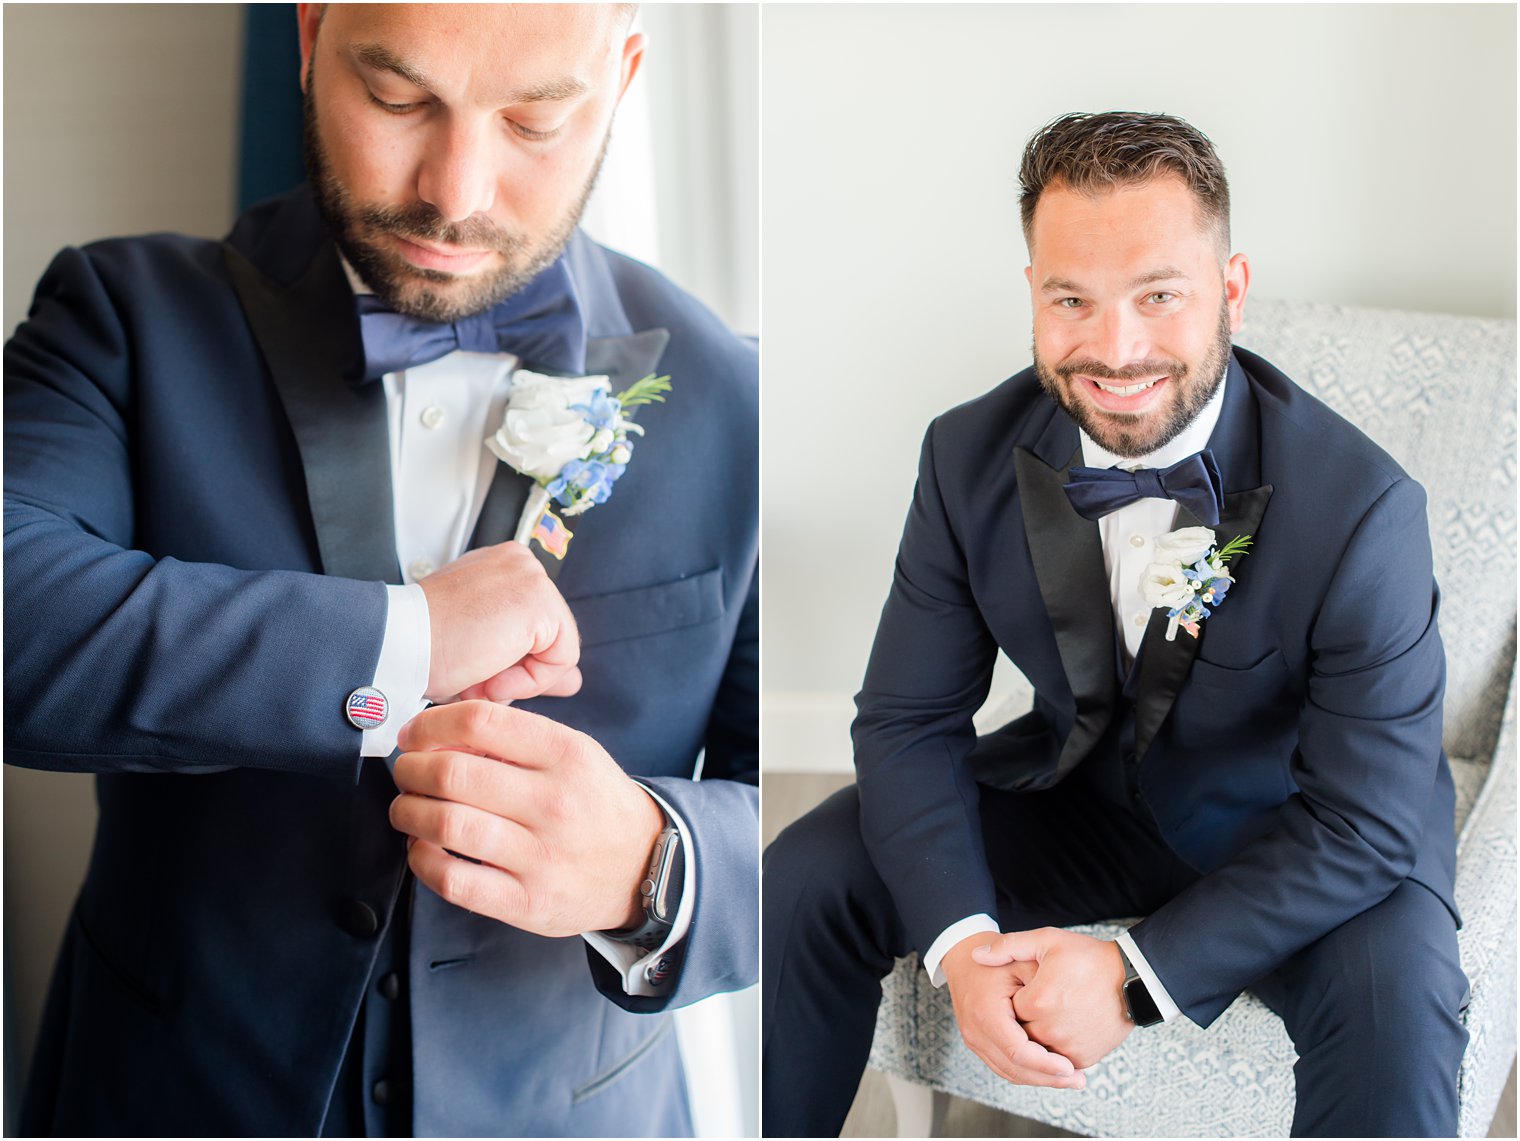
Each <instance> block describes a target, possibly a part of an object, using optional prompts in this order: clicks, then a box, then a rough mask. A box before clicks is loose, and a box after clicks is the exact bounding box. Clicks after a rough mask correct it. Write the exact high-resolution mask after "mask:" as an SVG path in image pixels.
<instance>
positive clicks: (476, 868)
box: [406, 840, 528, 926]
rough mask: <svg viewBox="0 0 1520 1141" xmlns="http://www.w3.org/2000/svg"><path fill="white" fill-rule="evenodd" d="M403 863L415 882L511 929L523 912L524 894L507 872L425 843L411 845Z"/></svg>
mask: <svg viewBox="0 0 1520 1141" xmlns="http://www.w3.org/2000/svg"><path fill="white" fill-rule="evenodd" d="M406 862H407V865H408V866H409V867H410V868H411V869H412V873H413V874H414V875H415V876H416V877H417V878H418V880H420V881H421V882H422V883H424V884H426V885H427V886H428V887H430V888H432V889H433V891H435V892H437V893H438V895H439V896H441V897H442V898H443V899H444V900H446V901H447V902H449V903H452V904H453V905H454V906H456V907H462V908H464V909H465V910H467V911H473V912H475V913H476V914H478V915H488V916H490V917H491V918H493V919H499V920H500V921H501V922H503V923H512V924H513V925H514V926H518V925H520V923H521V919H522V916H523V915H524V914H525V912H526V911H527V906H528V893H527V891H526V890H525V889H524V887H523V885H522V881H521V880H519V879H518V878H517V877H516V876H515V875H513V874H512V873H511V872H506V871H502V870H501V869H500V868H494V867H490V866H488V865H486V864H472V863H470V862H469V861H467V860H461V859H458V858H456V857H454V856H451V855H449V854H448V853H447V852H445V851H444V850H443V849H442V848H441V847H439V846H438V845H437V844H434V843H432V842H431V841H428V840H418V841H417V842H416V843H414V844H413V845H412V846H411V848H410V849H409V850H408V851H407V854H406ZM514 921H516V922H514Z"/></svg>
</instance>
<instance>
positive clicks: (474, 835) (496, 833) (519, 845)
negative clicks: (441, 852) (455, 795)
mask: <svg viewBox="0 0 1520 1141" xmlns="http://www.w3.org/2000/svg"><path fill="white" fill-rule="evenodd" d="M390 820H391V826H392V827H393V828H395V829H396V830H397V831H398V832H404V833H405V834H406V835H408V836H411V837H414V838H415V839H416V840H419V841H426V842H427V843H430V844H433V845H435V846H437V847H440V848H444V849H446V850H447V851H449V852H453V853H456V854H458V855H461V856H468V857H469V858H471V859H474V860H481V861H484V862H485V863H487V864H489V865H491V866H492V867H495V868H498V869H500V870H502V871H519V870H521V869H522V867H523V866H524V865H526V864H528V863H530V862H531V861H532V857H533V854H534V850H535V846H534V843H533V837H532V834H531V833H529V832H528V830H527V829H526V828H524V827H523V826H522V825H521V824H518V823H516V822H515V821H512V820H508V819H506V818H505V817H502V816H498V815H496V814H495V813H493V812H487V811H485V810H483V809H480V808H476V807H474V806H473V805H469V804H458V803H454V802H452V801H447V800H435V799H432V798H431V797H427V796H420V795H416V794H412V793H403V794H402V795H401V796H398V797H397V798H396V799H395V800H394V801H392V802H391V808H390Z"/></svg>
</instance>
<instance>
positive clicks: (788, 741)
mask: <svg viewBox="0 0 1520 1141" xmlns="http://www.w3.org/2000/svg"><path fill="white" fill-rule="evenodd" d="M1033 696H1034V690H1033V689H1032V688H1031V687H1030V685H1029V683H1028V682H1027V681H1025V680H1024V677H1023V675H1022V674H1020V673H1019V671H1018V670H1017V669H1016V668H1014V666H1013V664H1012V663H1011V662H1009V661H1008V660H1007V659H1006V658H1004V657H1003V656H1002V655H999V656H998V662H997V666H996V668H995V669H994V671H993V675H992V687H991V692H990V693H989V694H988V695H987V701H986V702H985V703H984V704H983V706H982V708H981V710H980V711H979V712H978V713H977V715H976V727H977V729H978V731H980V732H983V733H985V732H987V731H988V730H990V729H993V728H996V727H997V726H999V725H1001V724H1003V723H1004V722H1006V721H1008V720H1009V719H1010V718H1013V717H1017V716H1018V715H1019V714H1021V713H1024V712H1026V711H1027V710H1028V709H1029V707H1030V702H1031V700H1032V698H1033ZM854 719H855V695H854V694H853V693H829V692H826V691H820V690H771V689H768V690H765V691H764V692H763V693H762V694H761V697H760V769H761V772H763V773H851V772H854V771H855V755H854V748H853V747H852V746H851V744H850V722H851V721H853V720H854Z"/></svg>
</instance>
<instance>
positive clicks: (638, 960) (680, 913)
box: [581, 781, 697, 995]
mask: <svg viewBox="0 0 1520 1141" xmlns="http://www.w3.org/2000/svg"><path fill="white" fill-rule="evenodd" d="M635 783H636V784H638V785H639V787H640V788H642V789H643V790H644V791H645V792H647V793H648V794H649V795H650V796H652V797H653V798H654V802H655V803H656V804H658V805H659V806H660V807H661V808H663V809H664V810H665V816H666V818H667V819H669V821H670V822H671V824H673V825H675V829H676V831H677V832H679V833H680V834H681V851H683V852H684V853H685V854H686V855H685V859H686V871H685V873H684V874H683V876H682V879H681V902H680V903H679V904H678V905H677V906H676V921H675V924H674V925H673V926H672V927H671V929H670V934H668V935H667V936H665V941H664V942H663V943H661V944H660V945H659V946H658V947H656V948H655V949H654V950H652V951H646V950H644V948H643V947H635V946H634V945H633V944H632V943H620V942H618V941H617V940H616V939H609V938H608V937H607V936H606V935H605V934H603V933H602V932H600V931H587V932H584V933H583V934H582V935H581V938H582V939H584V940H586V942H587V943H589V944H591V946H592V947H593V948H595V949H596V952H597V954H599V955H601V957H602V958H604V959H606V960H607V962H609V963H611V964H612V967H613V969H614V970H616V971H617V973H618V974H620V975H622V976H623V993H624V994H643V995H660V994H663V993H665V991H666V990H667V989H668V988H669V980H667V981H666V982H665V983H664V984H663V985H656V984H655V983H652V982H650V981H649V977H648V976H647V975H646V974H645V973H644V972H645V971H646V970H647V969H648V968H649V967H652V966H654V965H655V963H657V962H658V961H659V959H660V957H661V956H662V955H664V954H666V953H667V952H669V950H670V949H671V948H672V947H674V946H675V945H676V944H677V943H679V942H680V941H681V940H682V939H684V938H686V932H687V931H688V930H690V928H691V913H692V912H693V911H694V910H696V906H697V850H696V849H695V848H694V847H693V846H692V843H691V830H690V829H688V828H687V827H686V821H684V820H682V819H681V816H680V813H678V812H676V810H675V809H674V808H672V807H670V805H669V804H668V803H667V802H666V801H665V800H664V799H663V798H661V796H660V794H659V793H657V792H655V791H654V789H652V788H650V787H649V786H648V785H645V784H642V783H639V782H637V781H636V782H635Z"/></svg>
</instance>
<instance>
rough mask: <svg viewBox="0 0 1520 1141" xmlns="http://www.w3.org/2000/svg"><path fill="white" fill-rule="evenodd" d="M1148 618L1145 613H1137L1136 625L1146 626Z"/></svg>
mask: <svg viewBox="0 0 1520 1141" xmlns="http://www.w3.org/2000/svg"><path fill="white" fill-rule="evenodd" d="M1146 620H1147V619H1146V616H1145V615H1144V614H1136V615H1135V625H1136V626H1144V625H1145V623H1146Z"/></svg>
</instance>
